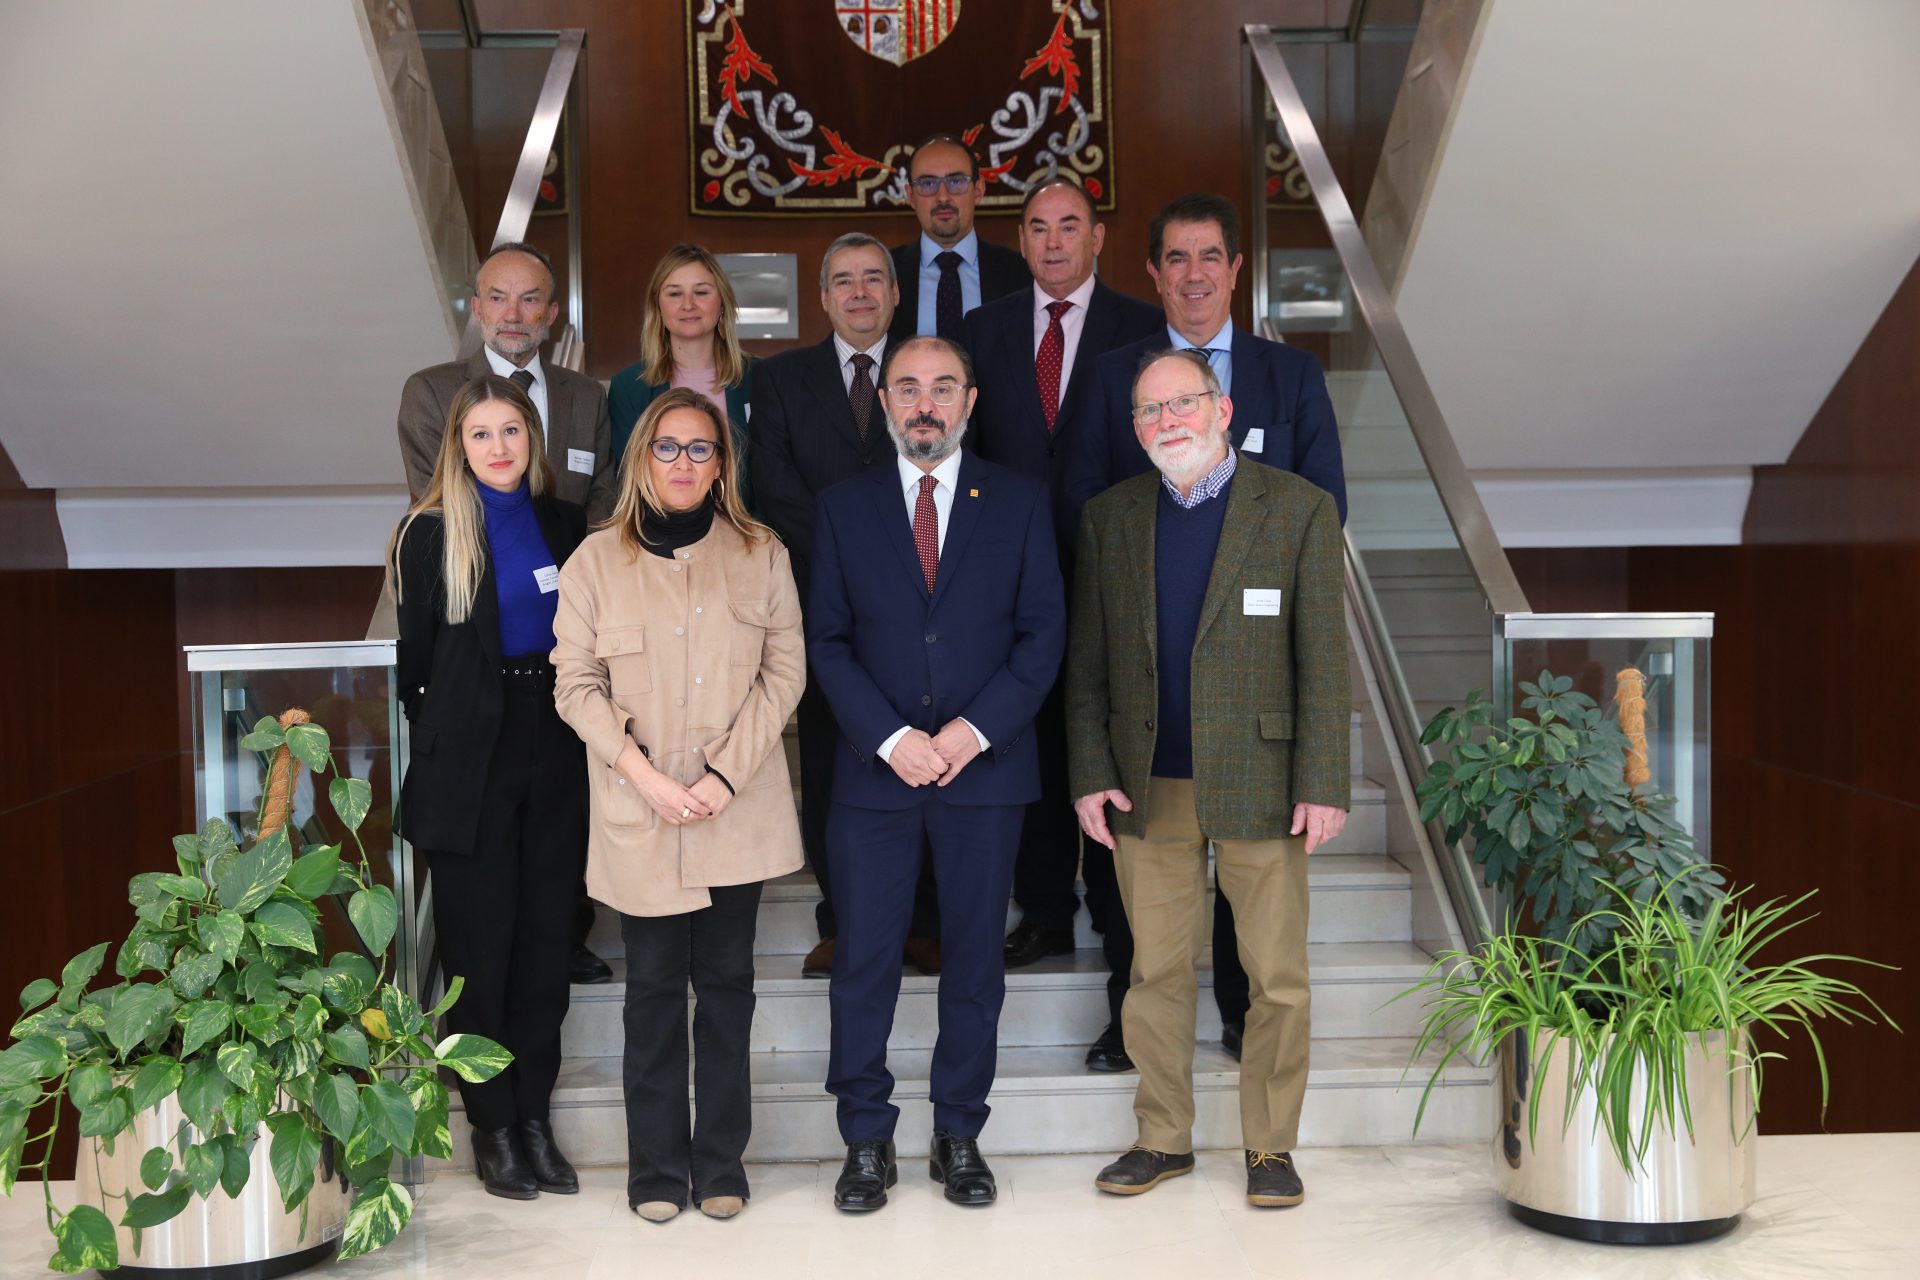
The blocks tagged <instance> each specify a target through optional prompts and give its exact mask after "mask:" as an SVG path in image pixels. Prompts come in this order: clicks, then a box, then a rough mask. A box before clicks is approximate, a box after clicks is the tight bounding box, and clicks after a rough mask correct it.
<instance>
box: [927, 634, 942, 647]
mask: <svg viewBox="0 0 1920 1280" xmlns="http://www.w3.org/2000/svg"><path fill="white" fill-rule="evenodd" d="M939 638H940V637H939V636H937V635H935V634H933V632H931V631H929V632H927V643H928V644H932V643H933V642H934V641H936V640H938V639H939Z"/></svg>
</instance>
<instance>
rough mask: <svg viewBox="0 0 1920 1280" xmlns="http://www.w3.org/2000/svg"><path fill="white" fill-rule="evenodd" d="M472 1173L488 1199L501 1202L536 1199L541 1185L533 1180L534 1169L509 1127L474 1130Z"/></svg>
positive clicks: (511, 1127)
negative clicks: (484, 1188) (497, 1199)
mask: <svg viewBox="0 0 1920 1280" xmlns="http://www.w3.org/2000/svg"><path fill="white" fill-rule="evenodd" d="M473 1172H474V1176H475V1177H477V1178H479V1179H480V1181H481V1182H482V1183H484V1184H485V1185H486V1188H487V1194H488V1195H490V1196H499V1197H500V1198H501V1199H503V1200H535V1199H538V1198H539V1196H540V1184H539V1183H538V1182H536V1181H534V1177H533V1170H532V1169H531V1168H529V1167H528V1165H527V1158H526V1156H524V1155H522V1154H521V1152H520V1143H519V1140H518V1137H517V1135H516V1134H515V1132H514V1128H513V1126H512V1125H508V1126H507V1127H506V1128H504V1129H475V1130H474V1131H473Z"/></svg>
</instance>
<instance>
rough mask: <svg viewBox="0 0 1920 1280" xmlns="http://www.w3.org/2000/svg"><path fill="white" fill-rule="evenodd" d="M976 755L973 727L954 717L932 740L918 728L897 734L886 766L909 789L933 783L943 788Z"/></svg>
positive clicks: (977, 752) (978, 744) (977, 746)
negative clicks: (897, 775) (896, 739)
mask: <svg viewBox="0 0 1920 1280" xmlns="http://www.w3.org/2000/svg"><path fill="white" fill-rule="evenodd" d="M979 754H980V739H979V738H978V737H976V736H975V735H974V732H973V726H972V725H970V724H968V723H967V722H966V721H965V720H963V719H961V718H960V717H958V716H955V717H954V718H953V719H951V720H949V721H947V723H946V725H945V726H944V727H943V728H942V729H941V730H940V732H939V733H936V734H934V735H933V736H932V737H928V736H927V734H926V732H925V731H924V730H921V729H909V730H907V731H906V732H905V733H904V734H901V735H900V741H898V742H896V743H894V744H893V751H892V753H891V754H889V755H888V757H887V763H888V764H889V765H891V766H893V771H894V772H895V773H897V774H899V775H900V781H902V782H904V783H906V784H907V785H908V786H910V787H924V786H926V785H927V784H928V783H929V782H934V781H938V782H939V784H940V785H941V786H943V787H944V786H946V785H947V784H948V783H949V782H952V781H953V780H954V779H955V778H957V777H959V776H960V771H961V770H962V769H964V768H966V767H967V764H968V762H969V761H971V760H972V759H973V758H974V757H975V756H977V755H979Z"/></svg>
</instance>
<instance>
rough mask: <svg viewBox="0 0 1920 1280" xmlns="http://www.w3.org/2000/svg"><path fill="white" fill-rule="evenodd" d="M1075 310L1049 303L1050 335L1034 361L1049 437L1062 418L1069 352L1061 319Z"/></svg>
mask: <svg viewBox="0 0 1920 1280" xmlns="http://www.w3.org/2000/svg"><path fill="white" fill-rule="evenodd" d="M1072 307H1073V304H1072V303H1071V302H1049V303H1048V304H1047V332H1046V335H1045V336H1044V337H1042V338H1041V339H1040V354H1039V355H1037V356H1035V357H1034V358H1033V376H1034V378H1035V379H1036V380H1038V381H1039V383H1040V412H1041V414H1042V415H1043V416H1044V417H1045V418H1046V420H1047V434H1048V435H1052V434H1053V423H1054V420H1055V419H1056V418H1058V417H1059V416H1060V362H1061V360H1062V359H1063V358H1064V357H1065V356H1066V353H1067V335H1066V332H1065V331H1064V330H1062V329H1061V328H1060V317H1061V316H1064V315H1065V314H1067V312H1068V311H1069V310H1070V309H1071V308H1072Z"/></svg>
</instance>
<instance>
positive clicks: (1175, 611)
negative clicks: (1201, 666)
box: [1153, 484, 1232, 778]
mask: <svg viewBox="0 0 1920 1280" xmlns="http://www.w3.org/2000/svg"><path fill="white" fill-rule="evenodd" d="M1231 487H1232V486H1231V484H1229V485H1228V488H1229V489H1230V488H1231ZM1226 518H1227V489H1222V490H1221V491H1220V492H1219V493H1218V494H1216V495H1215V496H1214V497H1211V498H1208V499H1207V500H1206V501H1205V502H1202V503H1201V504H1200V505H1199V506H1197V507H1195V508H1193V510H1191V511H1189V510H1187V509H1186V508H1185V507H1182V506H1181V505H1180V504H1179V503H1177V502H1175V501H1174V500H1173V496H1172V495H1171V494H1169V493H1168V492H1167V488H1166V486H1165V485H1161V486H1160V504H1159V511H1158V513H1157V514H1156V517H1155V520H1154V530H1153V581H1154V590H1155V592H1156V593H1157V595H1158V605H1159V618H1158V629H1157V630H1158V640H1157V649H1158V657H1157V658H1156V659H1155V663H1156V665H1157V666H1158V667H1159V669H1160V677H1159V693H1160V709H1159V712H1158V713H1157V717H1156V719H1155V724H1156V725H1157V726H1158V727H1157V730H1156V733H1155V735H1154V739H1153V776H1154V777H1156V778H1191V777H1192V776H1193V641H1194V637H1195V635H1196V634H1197V633H1198V632H1199V630H1200V606H1201V604H1202V603H1203V602H1204V601H1205V600H1206V597H1207V580H1208V579H1209V578H1211V577H1212V576H1213V553H1214V552H1215V551H1216V550H1217V549H1218V548H1219V546H1220V529H1221V526H1222V525H1224V524H1225V523H1226Z"/></svg>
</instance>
